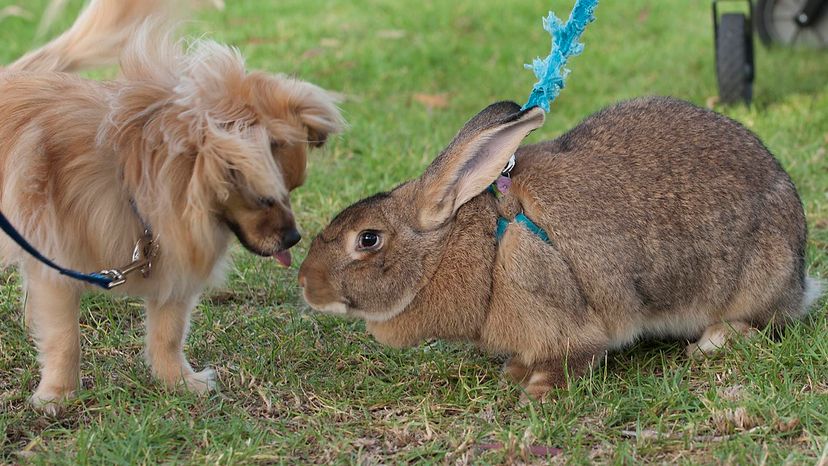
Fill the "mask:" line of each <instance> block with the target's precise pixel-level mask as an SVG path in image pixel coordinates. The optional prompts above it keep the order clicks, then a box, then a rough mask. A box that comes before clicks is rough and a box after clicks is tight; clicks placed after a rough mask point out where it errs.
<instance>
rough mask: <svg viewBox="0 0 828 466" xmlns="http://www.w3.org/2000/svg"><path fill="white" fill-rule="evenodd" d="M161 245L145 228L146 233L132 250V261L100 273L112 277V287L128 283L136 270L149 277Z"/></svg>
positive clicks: (110, 287) (109, 286)
mask: <svg viewBox="0 0 828 466" xmlns="http://www.w3.org/2000/svg"><path fill="white" fill-rule="evenodd" d="M158 250H159V245H158V240H157V239H154V238H153V237H152V233H150V231H149V230H144V234H143V235H142V236H141V238H139V239H138V241H137V242H136V243H135V248H133V250H132V262H130V263H129V264H127V265H125V266H123V267H121V268H118V269H107V270H102V271H100V272H99V273H100V274H101V275H104V276H106V277H109V278H111V279H112V281H111V282H110V283H109V285H108V286H107V288H109V289H112V288H115V287H116V286H120V285H123V284H124V283H126V279H127V275H129V274H131V273H132V272H135V271H136V270H138V271H140V272H141V275H142V276H143V277H144V278H149V275H150V272H151V271H152V261H153V259H155V256H157V255H158Z"/></svg>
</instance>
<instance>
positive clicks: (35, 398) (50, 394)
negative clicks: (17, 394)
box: [29, 388, 75, 416]
mask: <svg viewBox="0 0 828 466" xmlns="http://www.w3.org/2000/svg"><path fill="white" fill-rule="evenodd" d="M74 396H75V391H74V390H53V389H45V388H38V389H37V390H36V391H35V392H34V394H33V395H32V397H31V398H29V404H31V405H32V407H33V408H35V409H37V410H39V411H42V412H43V413H44V414H47V415H49V416H57V415H58V414H59V413H60V411H61V409H62V408H63V402H64V401H66V400H67V399H69V398H72V397H74Z"/></svg>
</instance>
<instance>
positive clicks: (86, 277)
mask: <svg viewBox="0 0 828 466" xmlns="http://www.w3.org/2000/svg"><path fill="white" fill-rule="evenodd" d="M0 228H2V229H3V231H4V232H6V234H7V235H9V237H11V239H13V240H14V242H15V243H17V244H18V245H19V246H20V247H21V248H23V250H24V251H26V252H28V253H29V254H31V255H32V256H33V257H34V258H35V259H37V260H39V261H40V262H43V263H44V264H46V265H47V266H49V267H51V268H53V269H55V270H57V271H58V272H60V274H61V275H65V276H67V277H70V278H74V279H75V280H80V281H82V282H85V283H89V284H92V285H96V286H99V287H101V288H103V289H105V290H108V289H110V288H112V282H113V281H115V278H114V277H110V276H107V275H104V274H103V273H100V272H98V273H81V272H76V271H74V270H70V269H66V268H63V267H61V266H59V265H57V264H55V263H54V262H52V261H51V260H49V259H48V258H46V257H45V256H44V255H43V254H41V253H40V252H39V251H38V250H37V249H35V248H34V246H32V245H31V244H29V242H28V241H26V239H25V238H23V236H21V235H20V233H19V232H18V231H17V230H16V229H15V228H14V227H13V226H12V224H11V222H9V219H7V218H6V216H5V215H3V213H2V212H0Z"/></svg>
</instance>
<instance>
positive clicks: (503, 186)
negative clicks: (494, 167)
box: [495, 175, 512, 194]
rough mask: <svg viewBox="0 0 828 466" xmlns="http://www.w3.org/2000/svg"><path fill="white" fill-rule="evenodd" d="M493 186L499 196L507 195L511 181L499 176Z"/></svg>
mask: <svg viewBox="0 0 828 466" xmlns="http://www.w3.org/2000/svg"><path fill="white" fill-rule="evenodd" d="M495 185H496V186H497V190H498V191H500V193H501V194H509V190H510V189H511V188H512V179H511V178H509V177H508V176H503V175H501V176H499V177H498V178H497V181H495Z"/></svg>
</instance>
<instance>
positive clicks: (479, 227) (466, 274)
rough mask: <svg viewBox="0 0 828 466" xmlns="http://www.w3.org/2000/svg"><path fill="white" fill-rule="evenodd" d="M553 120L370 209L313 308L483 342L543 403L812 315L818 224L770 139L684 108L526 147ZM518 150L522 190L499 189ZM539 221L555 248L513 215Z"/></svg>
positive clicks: (639, 114) (407, 339) (496, 112)
mask: <svg viewBox="0 0 828 466" xmlns="http://www.w3.org/2000/svg"><path fill="white" fill-rule="evenodd" d="M543 121H544V113H543V112H542V111H541V110H540V109H538V108H533V109H530V110H526V111H521V110H520V107H519V106H518V105H516V104H514V103H511V102H501V103H496V104H494V105H491V106H489V107H488V108H486V109H485V110H483V111H482V112H480V114H478V115H477V116H475V117H474V118H472V119H471V120H470V121H469V122H468V123H467V124H466V126H465V127H464V128H463V129H462V130H461V131H460V133H459V134H458V135H457V136H456V137H455V139H454V141H452V142H451V144H449V146H448V147H447V148H446V149H445V150H444V151H443V152H442V153H441V154H440V155H439V156H438V157H437V159H436V160H435V161H434V162H433V163H432V164H431V166H429V167H428V169H427V170H426V171H425V173H424V174H423V175H422V176H421V177H420V178H418V179H416V180H413V181H410V182H407V183H404V184H402V185H401V186H398V187H397V188H395V189H394V190H392V191H391V192H388V193H381V194H377V195H375V196H372V197H369V198H368V199H364V200H362V201H359V202H357V203H356V204H354V205H352V206H351V207H348V208H347V209H345V210H344V211H343V212H342V213H340V214H339V215H338V216H337V217H336V218H334V220H333V221H332V222H331V224H330V225H329V226H328V227H327V228H325V230H324V231H322V233H320V234H319V235H318V236H317V237H316V238H315V239H314V241H313V245H312V246H311V249H310V251H309V253H308V256H307V259H306V260H305V262H304V264H302V267H301V270H300V272H299V282H300V284H301V286H302V287H303V288H304V297H305V300H306V301H307V302H308V303H309V304H310V305H311V306H312V307H314V308H315V309H317V310H320V311H324V312H330V313H336V314H342V315H349V316H356V317H359V318H362V319H365V320H366V322H367V328H368V330H369V331H370V332H371V333H372V334H373V335H374V337H375V338H376V339H377V340H379V341H380V342H382V343H385V344H388V345H391V346H396V347H403V346H410V345H415V344H417V343H418V342H420V341H423V340H424V339H429V338H445V339H453V340H469V341H472V342H475V343H476V344H478V345H479V346H481V347H482V348H484V349H485V350H488V351H491V352H494V353H499V354H508V355H510V356H511V359H510V360H509V362H508V363H507V364H506V367H505V372H506V374H507V375H508V376H510V377H511V378H512V379H514V380H516V381H518V382H521V384H522V385H523V386H524V388H525V389H526V392H527V393H528V394H529V395H530V396H532V397H535V398H540V397H543V395H545V394H546V393H547V392H548V391H549V390H550V389H551V388H552V387H556V386H561V385H562V384H565V382H566V378H567V372H566V370H567V368H568V370H569V375H572V376H577V375H578V374H582V373H584V372H585V371H586V370H588V369H589V367H590V364H591V363H593V362H594V361H596V360H600V359H602V358H603V355H604V354H605V353H606V351H608V350H612V349H616V348H621V347H624V346H627V345H629V344H631V343H632V342H634V341H635V340H637V339H639V338H644V337H675V338H682V339H698V342H697V343H695V344H692V345H690V346H689V347H688V352H689V353H693V352H696V351H699V352H707V351H710V350H714V349H716V348H718V347H720V346H722V345H723V344H724V343H725V340H726V339H727V338H728V337H729V335H730V333H731V332H738V333H747V332H750V331H752V329H754V328H756V327H764V326H766V325H769V324H773V325H774V327H775V328H781V327H782V326H784V324H786V323H787V322H789V321H792V320H795V319H798V318H801V317H802V316H804V315H805V313H806V310H807V309H808V307H809V305H810V304H811V303H812V302H813V301H814V300H815V299H816V298H817V297H818V295H819V283H818V282H817V281H816V280H814V279H810V278H806V276H805V259H804V258H805V240H806V226H805V217H804V214H803V210H802V204H801V202H800V200H799V196H798V195H797V192H796V188H795V187H794V185H793V183H792V182H791V179H790V178H789V177H788V175H787V174H786V173H785V171H784V170H783V169H782V167H781V166H780V165H779V163H778V162H777V161H776V160H775V159H774V157H773V156H772V155H771V154H770V153H769V152H768V150H767V149H766V148H765V147H764V146H763V145H762V143H761V142H760V141H759V139H757V137H756V136H754V135H753V134H751V133H750V132H749V131H748V130H747V129H745V128H744V127H742V126H741V125H739V124H738V123H736V122H734V121H732V120H730V119H728V118H725V117H723V116H721V115H718V114H716V113H713V112H710V111H707V110H703V109H700V108H697V107H695V106H693V105H691V104H689V103H686V102H682V101H679V100H675V99H671V98H658V97H657V98H645V99H638V100H633V101H630V102H625V103H621V104H618V105H616V106H613V107H610V108H608V109H606V110H603V111H601V112H599V113H597V114H595V115H593V116H591V117H589V118H587V119H586V120H585V121H584V122H583V123H581V124H580V125H578V126H577V127H576V128H575V129H573V130H571V131H570V132H568V133H567V134H565V135H563V136H561V137H559V138H558V139H556V140H554V141H548V142H542V143H540V144H535V145H531V146H524V147H521V148H520V149H518V145H519V144H520V142H521V141H522V140H523V138H524V137H525V136H526V135H527V134H528V133H529V132H531V131H532V130H534V129H535V128H537V127H539V126H541V124H543ZM515 150H517V153H516V159H517V165H516V167H515V168H514V171H513V172H512V180H513V181H512V187H511V190H510V191H509V194H508V195H506V196H504V197H501V198H499V199H498V198H496V197H495V196H494V195H492V194H491V193H489V192H487V187H488V186H489V185H490V184H491V183H492V182H493V181H494V180H495V179H496V178H497V177H498V175H499V173H500V171H501V169H502V168H503V166H504V165H505V164H506V162H507V161H508V160H509V158H510V156H511V155H512V154H513V153H515ZM521 210H522V211H523V212H524V213H525V215H526V216H527V217H528V218H529V219H531V220H532V221H534V223H535V224H536V225H538V226H539V227H541V228H542V229H543V230H545V232H546V233H547V234H548V236H549V240H548V241H544V240H543V239H542V238H541V237H539V236H538V235H537V234H536V233H534V232H532V231H531V230H530V229H528V228H527V227H525V226H524V225H522V224H518V223H510V224H509V225H508V227H507V229H506V231H505V235H504V236H503V237H502V239H500V240H498V239H497V238H496V235H495V225H496V222H497V221H498V218H499V217H505V218H508V219H513V218H514V217H515V215H516V214H517V213H518V212H520V211H521Z"/></svg>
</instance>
